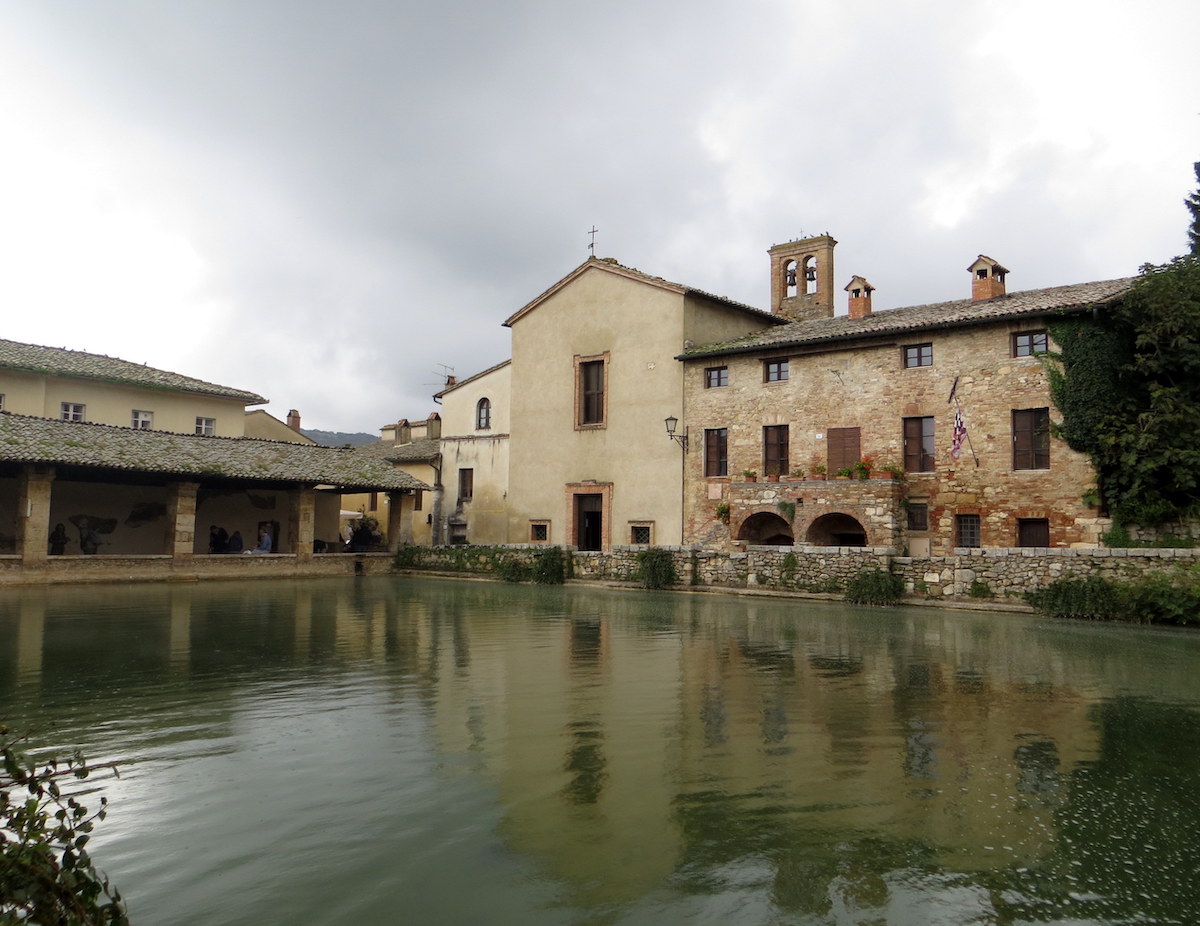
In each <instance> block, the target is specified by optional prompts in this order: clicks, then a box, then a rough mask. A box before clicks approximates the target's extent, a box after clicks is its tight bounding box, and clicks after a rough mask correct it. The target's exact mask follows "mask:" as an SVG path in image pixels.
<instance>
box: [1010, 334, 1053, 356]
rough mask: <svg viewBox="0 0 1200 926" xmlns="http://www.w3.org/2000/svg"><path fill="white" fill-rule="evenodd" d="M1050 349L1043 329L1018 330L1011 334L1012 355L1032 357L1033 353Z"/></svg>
mask: <svg viewBox="0 0 1200 926" xmlns="http://www.w3.org/2000/svg"><path fill="white" fill-rule="evenodd" d="M1049 349H1050V342H1049V340H1048V339H1047V338H1046V332H1045V331H1018V332H1017V333H1016V334H1014V335H1013V336H1012V355H1013V356H1014V357H1032V356H1033V355H1034V354H1044V353H1045V352H1046V351H1047V350H1049Z"/></svg>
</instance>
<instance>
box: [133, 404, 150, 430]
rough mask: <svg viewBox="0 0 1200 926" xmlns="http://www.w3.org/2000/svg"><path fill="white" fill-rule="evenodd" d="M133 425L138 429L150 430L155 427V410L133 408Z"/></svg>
mask: <svg viewBox="0 0 1200 926" xmlns="http://www.w3.org/2000/svg"><path fill="white" fill-rule="evenodd" d="M131 426H132V427H133V428H134V429H135V430H138V431H149V430H150V429H151V428H153V427H154V412H143V411H138V410H137V409H136V408H135V409H134V410H133V413H132V416H131Z"/></svg>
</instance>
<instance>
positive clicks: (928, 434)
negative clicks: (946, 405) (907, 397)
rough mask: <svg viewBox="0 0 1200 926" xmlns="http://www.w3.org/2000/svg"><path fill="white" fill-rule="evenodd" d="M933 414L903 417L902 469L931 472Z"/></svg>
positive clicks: (932, 464)
mask: <svg viewBox="0 0 1200 926" xmlns="http://www.w3.org/2000/svg"><path fill="white" fill-rule="evenodd" d="M933 450H934V443H933V416H932V415H930V416H928V417H925V418H905V419H904V469H905V470H906V471H907V472H910V473H932V472H933V470H934V462H933Z"/></svg>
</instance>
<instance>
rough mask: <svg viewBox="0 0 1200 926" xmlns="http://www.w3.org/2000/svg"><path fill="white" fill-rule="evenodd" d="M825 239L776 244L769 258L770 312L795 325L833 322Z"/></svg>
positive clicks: (830, 244)
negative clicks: (805, 321) (820, 320)
mask: <svg viewBox="0 0 1200 926" xmlns="http://www.w3.org/2000/svg"><path fill="white" fill-rule="evenodd" d="M835 247H837V242H836V241H835V240H834V239H833V238H831V237H829V235H818V236H817V237H815V238H801V239H799V240H798V241H788V242H786V243H784V244H777V245H774V246H773V247H771V249H770V250H768V251H767V254H768V255H770V258H771V312H772V313H774V314H775V315H783V316H784V317H786V318H790V319H793V320H796V321H799V320H802V319H808V318H833V298H834V296H833V249H834V248H835Z"/></svg>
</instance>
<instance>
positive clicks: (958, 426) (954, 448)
mask: <svg viewBox="0 0 1200 926" xmlns="http://www.w3.org/2000/svg"><path fill="white" fill-rule="evenodd" d="M966 439H967V423H966V422H965V421H963V415H962V409H961V408H956V409H955V410H954V439H953V440H952V441H951V442H950V456H952V457H954V459H956V460H957V459H958V458H959V457H961V456H962V445H963V441H964V440H966Z"/></svg>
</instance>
